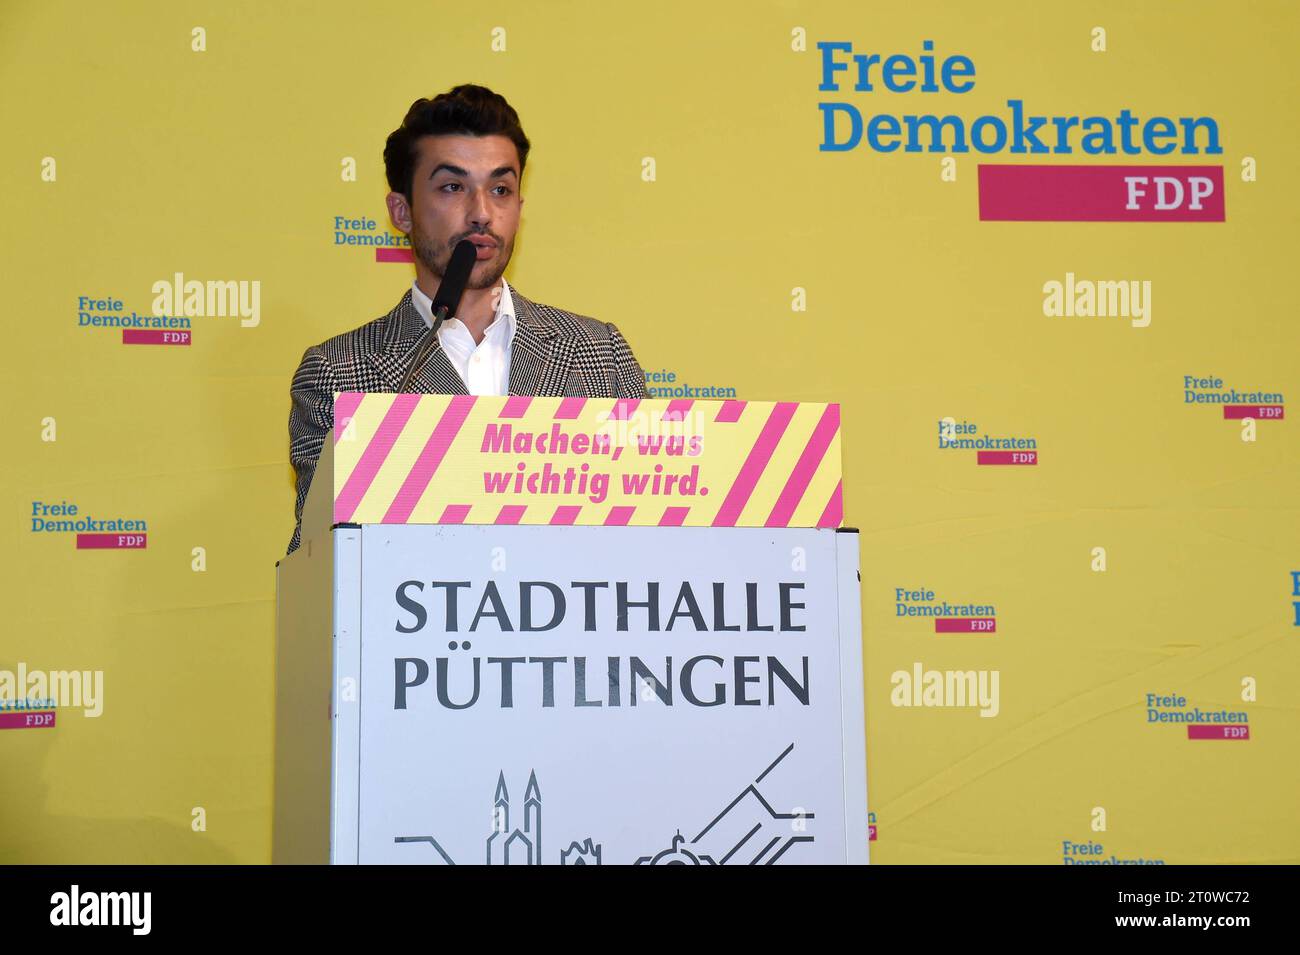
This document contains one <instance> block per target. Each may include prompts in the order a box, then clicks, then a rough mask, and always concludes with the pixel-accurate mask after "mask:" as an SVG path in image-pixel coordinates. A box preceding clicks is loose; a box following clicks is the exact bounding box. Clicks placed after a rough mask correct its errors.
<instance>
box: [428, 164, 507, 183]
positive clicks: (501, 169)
mask: <svg viewBox="0 0 1300 955" xmlns="http://www.w3.org/2000/svg"><path fill="white" fill-rule="evenodd" d="M443 170H446V171H447V172H449V173H451V174H452V175H453V176H464V177H466V178H468V177H469V170H468V169H462V168H461V167H460V166H453V165H452V164H451V163H446V162H440V163H438V165H436V166H434V167H433V172H431V173H429V178H430V179H432V178H433V177H434V176H436V175H438V173H440V172H442V171H443ZM506 173H510V175H512V176H514V177H515V178H516V179H518V178H519V173H517V172H515V170H514V167H512V166H498V167H497V168H496V169H493V170H492V175H491V176H489V177H488V178H489V179H500V178H501V177H502V176H504V175H505V174H506Z"/></svg>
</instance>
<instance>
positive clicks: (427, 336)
mask: <svg viewBox="0 0 1300 955" xmlns="http://www.w3.org/2000/svg"><path fill="white" fill-rule="evenodd" d="M449 311H451V309H449V308H447V306H445V305H439V306H438V309H437V311H435V312H434V313H433V324H432V325H431V326H430V327H429V330H428V331H427V332H425V333H424V337H423V338H421V339H420V347H419V348H417V349H416V350H415V360H414V361H412V362H411V367H410V368H408V369H406V374H405V375H403V376H402V383H401V384H400V385H399V386H398V388H397V392H398V394H406V389H407V387H408V386H410V384H411V380H412V379H413V378H414V377H415V373H416V372H417V371H419V370H420V366H422V365H423V364H424V363H425V361H426V360H427V359H428V357H429V353H430V352H431V351H433V346H434V343H435V342H436V341H437V340H438V329H439V328H441V327H442V323H443V322H445V321H446V320H447V313H448V312H449Z"/></svg>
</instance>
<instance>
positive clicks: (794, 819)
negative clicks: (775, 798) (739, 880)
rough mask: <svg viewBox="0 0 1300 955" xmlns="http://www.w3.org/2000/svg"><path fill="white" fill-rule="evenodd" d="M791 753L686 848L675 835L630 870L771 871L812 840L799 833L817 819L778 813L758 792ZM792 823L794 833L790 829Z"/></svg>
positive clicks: (789, 749) (760, 776)
mask: <svg viewBox="0 0 1300 955" xmlns="http://www.w3.org/2000/svg"><path fill="white" fill-rule="evenodd" d="M792 752H794V743H791V744H790V745H789V746H787V747H786V748H785V750H784V751H783V752H782V753H781V755H780V756H778V757H777V758H776V759H775V760H773V761H772V763H771V764H769V765H768V767H767V768H766V769H764V770H763V771H762V772H761V773H759V774H758V776H757V777H756V778H755V779H754V781H753V782H751V783H749V785H747V786H745V788H744V789H742V790H741V791H740V794H739V795H738V796H736V798H735V799H733V800H731V802H730V803H728V804H727V806H726V807H725V808H724V809H723V810H722V811H721V812H719V813H717V814H716V815H715V816H714V817H713V819H712V820H710V822H709V823H708V825H706V826H705V827H704V829H703V830H701V832H700V834H699V835H697V836H696V837H695V838H694V839H691V840H690V842H686V841H685V840H684V839H683V838H682V833H681V830H680V829H679V830H677V835H676V836H675V837H674V838H673V840H672V845H671V846H670V847H669V848H667V849H663V850H661V851H660V852H658V853H656V854H654V855H647V856H641V857H640V858H638V859H637V860H636V862H634V863H633V865H773V864H775V863H776V862H777V861H779V860H780V859H781V857H782V856H784V855H785V854H786V853H787V852H788V851H789V850H790V849H791V848H792V847H793V846H795V845H798V844H799V843H805V842H813V841H814V837H813V836H812V835H809V834H806V833H804V832H803V829H802V824H803V823H804V821H805V820H808V819H815V818H816V816H815V815H814V814H813V813H811V812H778V811H777V810H776V809H775V808H774V807H773V806H772V804H771V803H770V802H768V801H767V799H766V798H765V797H764V796H763V794H762V792H760V791H759V788H758V787H759V785H760V784H761V783H762V782H763V780H764V779H766V778H767V776H768V774H769V773H771V772H772V771H773V770H774V769H776V767H777V766H779V765H780V764H781V762H782V760H784V759H785V758H786V757H787V756H789V755H790V754H791V753H792ZM796 823H797V824H798V825H799V827H798V828H796V827H795V825H793V824H796ZM755 836H758V838H757V839H755V838H754V837H755Z"/></svg>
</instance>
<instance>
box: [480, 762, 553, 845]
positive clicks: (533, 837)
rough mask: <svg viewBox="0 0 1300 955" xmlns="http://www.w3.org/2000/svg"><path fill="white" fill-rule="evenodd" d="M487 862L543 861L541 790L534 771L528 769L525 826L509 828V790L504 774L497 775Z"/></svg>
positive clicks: (502, 772)
mask: <svg viewBox="0 0 1300 955" xmlns="http://www.w3.org/2000/svg"><path fill="white" fill-rule="evenodd" d="M487 864H488V865H541V864H542V792H541V789H539V788H538V786H537V772H536V771H535V770H529V773H528V788H527V789H525V790H524V827H523V829H511V828H510V793H509V791H508V790H507V789H506V774H505V770H502V771H501V773H500V775H498V776H497V790H496V795H495V796H493V798H492V834H491V835H489V836H488V837H487Z"/></svg>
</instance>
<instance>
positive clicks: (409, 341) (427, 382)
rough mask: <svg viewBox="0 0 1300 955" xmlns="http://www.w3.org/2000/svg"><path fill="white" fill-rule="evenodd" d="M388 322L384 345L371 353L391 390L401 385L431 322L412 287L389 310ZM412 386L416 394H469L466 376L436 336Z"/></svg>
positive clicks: (372, 360) (373, 363) (373, 362)
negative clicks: (417, 304)
mask: <svg viewBox="0 0 1300 955" xmlns="http://www.w3.org/2000/svg"><path fill="white" fill-rule="evenodd" d="M385 324H386V328H385V332H384V339H383V342H382V343H381V346H380V349H379V350H378V351H374V352H371V353H370V354H369V355H368V356H367V357H368V358H369V360H370V363H371V365H373V366H374V368H375V370H376V371H377V372H378V373H379V375H380V377H381V378H382V379H383V381H384V384H385V385H387V387H388V390H389V391H397V389H398V387H400V386H401V383H402V377H403V376H404V375H405V374H406V371H407V369H408V368H409V367H410V365H411V361H412V360H413V359H414V358H415V350H416V348H418V347H419V345H420V340H421V339H422V338H423V337H424V333H425V332H427V331H428V330H429V326H428V325H426V324H424V319H423V318H421V317H420V312H419V310H417V309H416V307H415V303H414V302H412V301H411V292H410V290H409V289H408V290H407V292H406V294H405V295H403V296H402V300H401V301H400V302H398V303H397V307H396V308H395V309H393V310H392V311H391V312H389V313H388V321H387V322H386V323H385ZM408 387H409V388H410V390H411V393H413V394H442V395H465V394H469V392H468V391H467V390H466V388H465V381H464V379H463V378H461V377H460V373H459V372H458V371H456V369H455V368H453V367H452V365H451V362H450V361H448V360H447V354H446V352H444V351H443V350H442V345H441V344H439V342H438V340H437V339H436V338H435V339H434V342H433V350H432V351H430V352H429V355H428V357H427V358H426V359H425V360H424V364H423V365H421V366H420V370H419V371H418V372H416V374H415V377H414V378H413V379H412V380H411V383H410V385H409V386H408Z"/></svg>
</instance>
